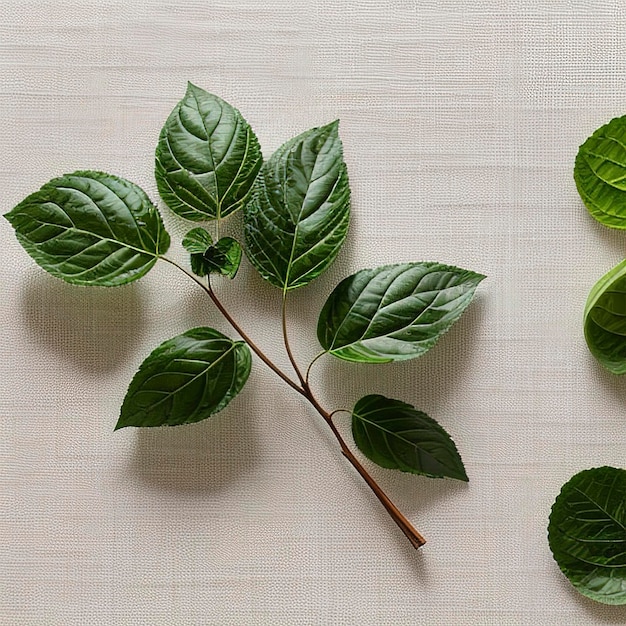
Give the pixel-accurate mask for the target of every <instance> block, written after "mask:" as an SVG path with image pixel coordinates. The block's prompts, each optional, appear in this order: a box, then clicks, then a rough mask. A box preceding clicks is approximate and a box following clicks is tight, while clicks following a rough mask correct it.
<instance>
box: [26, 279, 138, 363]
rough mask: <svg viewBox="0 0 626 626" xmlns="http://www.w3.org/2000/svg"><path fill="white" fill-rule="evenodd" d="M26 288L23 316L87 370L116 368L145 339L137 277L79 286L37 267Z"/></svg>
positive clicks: (36, 334) (37, 335) (38, 336)
mask: <svg viewBox="0 0 626 626" xmlns="http://www.w3.org/2000/svg"><path fill="white" fill-rule="evenodd" d="M113 289H115V290H117V291H118V297H115V294H114V293H113ZM21 290H22V292H21V294H20V304H21V308H20V314H21V320H22V322H23V323H24V325H25V326H26V328H27V329H28V331H29V334H30V336H31V337H32V339H33V341H35V342H37V343H39V344H42V345H43V346H45V347H46V348H47V349H49V350H50V351H52V352H58V353H59V355H60V356H61V357H62V358H67V359H68V360H71V361H73V362H74V363H75V364H76V365H77V366H78V367H80V368H82V369H84V370H86V371H89V372H92V373H94V374H104V373H107V372H110V371H113V370H115V369H116V368H117V367H118V365H120V364H121V363H124V361H125V360H126V358H127V356H128V355H129V354H130V353H131V352H132V349H133V346H134V345H135V344H136V343H137V342H138V340H139V339H140V336H141V330H142V328H143V327H144V319H143V317H144V316H143V307H142V292H141V287H140V286H139V285H137V284H136V283H132V284H130V285H125V286H122V287H115V288H104V287H79V286H76V285H70V284H69V283H65V282H63V281H61V280H59V279H56V278H52V277H50V276H47V275H46V274H41V273H39V272H38V273H37V274H34V275H33V276H32V278H30V279H29V280H28V281H25V282H24V283H23V285H22V287H21ZM119 290H123V297H119V296H120V294H119Z"/></svg>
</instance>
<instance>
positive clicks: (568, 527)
mask: <svg viewBox="0 0 626 626" xmlns="http://www.w3.org/2000/svg"><path fill="white" fill-rule="evenodd" d="M548 542H549V544H550V550H551V551H552V555H553V556H554V559H555V561H556V562H557V564H558V566H559V567H560V568H561V571H562V572H563V573H564V574H565V576H567V578H568V579H569V581H570V582H571V583H572V585H573V586H574V587H575V588H576V589H577V590H578V591H579V592H580V593H582V594H583V595H584V596H587V597H588V598H591V599H592V600H595V601H596V602H602V603H603V604H614V605H615V604H626V471H625V470H623V469H617V468H614V467H597V468H594V469H588V470H583V471H582V472H579V473H578V474H576V475H575V476H573V477H572V478H571V479H570V480H569V481H568V482H567V483H565V485H563V488H562V489H561V493H560V494H559V495H558V497H557V498H556V501H555V502H554V505H553V507H552V512H551V514H550V522H549V524H548Z"/></svg>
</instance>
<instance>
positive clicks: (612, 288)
mask: <svg viewBox="0 0 626 626" xmlns="http://www.w3.org/2000/svg"><path fill="white" fill-rule="evenodd" d="M584 328H585V339H586V341H587V346H589V350H590V351H591V353H592V354H593V355H594V356H595V357H596V359H598V361H599V362H600V363H601V364H602V365H603V366H604V367H606V369H608V370H609V371H610V372H612V373H613V374H625V373H626V261H622V262H621V263H619V264H618V265H616V266H615V267H614V268H613V269H612V270H611V271H610V272H607V273H606V274H605V275H604V276H603V277H602V278H601V279H600V280H599V281H598V282H597V283H596V284H595V285H594V287H593V289H592V290H591V292H590V293H589V297H588V298H587V304H586V305H585V315H584Z"/></svg>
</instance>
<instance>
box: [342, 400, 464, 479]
mask: <svg viewBox="0 0 626 626" xmlns="http://www.w3.org/2000/svg"><path fill="white" fill-rule="evenodd" d="M352 434H353V435H354V441H355V442H356V445H357V446H358V448H359V450H361V452H363V454H364V455H365V456H366V457H367V458H368V459H370V460H372V461H374V463H377V464H378V465H380V466H382V467H387V468H390V469H399V470H402V471H403V472H411V473H412V474H423V475H425V476H430V477H432V478H443V477H444V476H447V477H449V478H456V479H458V480H463V481H467V480H468V478H467V474H466V473H465V468H464V467H463V461H461V457H460V456H459V453H458V451H457V449H456V446H455V445H454V441H452V439H451V438H450V435H448V433H447V432H446V431H445V430H444V429H443V428H442V427H441V426H440V425H439V424H438V423H437V422H436V421H435V420H434V419H432V418H430V417H428V415H426V414H425V413H422V412H421V411H417V410H416V409H414V408H413V407H412V406H411V405H410V404H405V403H404V402H400V401H399V400H391V399H389V398H385V397H384V396H379V395H371V396H365V397H364V398H361V399H360V400H359V401H358V402H357V403H356V405H355V407H354V410H353V412H352Z"/></svg>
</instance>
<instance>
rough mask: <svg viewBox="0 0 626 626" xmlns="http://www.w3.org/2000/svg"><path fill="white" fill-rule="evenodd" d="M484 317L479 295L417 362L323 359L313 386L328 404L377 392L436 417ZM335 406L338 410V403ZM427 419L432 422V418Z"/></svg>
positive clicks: (467, 363)
mask: <svg viewBox="0 0 626 626" xmlns="http://www.w3.org/2000/svg"><path fill="white" fill-rule="evenodd" d="M485 315H486V307H485V302H484V299H483V297H482V294H480V293H479V294H478V295H477V296H476V298H475V299H474V301H473V302H472V304H471V305H470V307H469V308H468V310H467V311H466V312H465V313H464V314H463V316H462V317H461V319H460V320H458V321H457V322H456V324H454V326H452V328H451V329H450V330H449V331H448V332H447V333H446V334H445V335H444V336H443V337H442V338H441V339H440V340H439V342H438V343H437V345H435V346H434V347H433V348H432V349H431V350H430V351H429V352H427V353H426V354H425V355H423V356H422V357H420V358H418V359H415V360H412V361H404V362H399V363H386V364H382V365H371V364H366V363H349V362H347V361H342V360H340V359H336V358H334V357H332V356H328V357H327V358H325V359H324V360H323V362H322V363H321V364H320V365H319V366H316V368H315V369H316V370H317V371H315V370H314V382H315V383H316V385H317V386H319V387H321V388H323V389H324V390H325V391H326V393H327V394H328V395H329V396H330V397H331V398H332V401H333V403H334V404H336V403H338V402H340V399H339V393H342V394H343V395H344V396H345V393H346V390H348V391H349V392H350V394H351V395H352V396H353V399H352V402H351V404H350V406H349V407H346V408H351V406H352V405H353V404H354V402H355V401H356V399H358V398H360V397H362V396H363V395H366V394H371V393H380V394H382V395H385V396H388V397H391V398H394V399H397V400H402V401H405V402H408V403H409V404H413V405H414V406H415V407H416V408H417V409H419V410H422V411H425V412H426V413H429V412H435V413H436V412H437V410H438V408H439V407H440V405H441V403H442V400H443V398H444V397H445V396H446V394H448V392H449V390H451V389H454V388H455V386H456V385H457V383H458V382H459V381H460V380H461V379H462V378H463V377H464V376H465V375H466V374H467V372H468V370H469V368H470V367H471V364H472V362H473V358H474V353H475V350H476V346H477V342H476V336H477V335H478V334H479V329H480V327H481V325H482V323H483V318H484V317H485ZM315 379H317V380H315ZM346 379H349V381H350V382H349V383H348V384H346V383H345V382H344V381H346ZM338 382H341V383H342V384H341V385H338ZM343 402H344V403H345V398H344V400H343ZM339 406H343V405H342V404H341V403H339ZM429 414H430V413H429ZM431 417H433V418H434V419H437V416H436V415H431Z"/></svg>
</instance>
